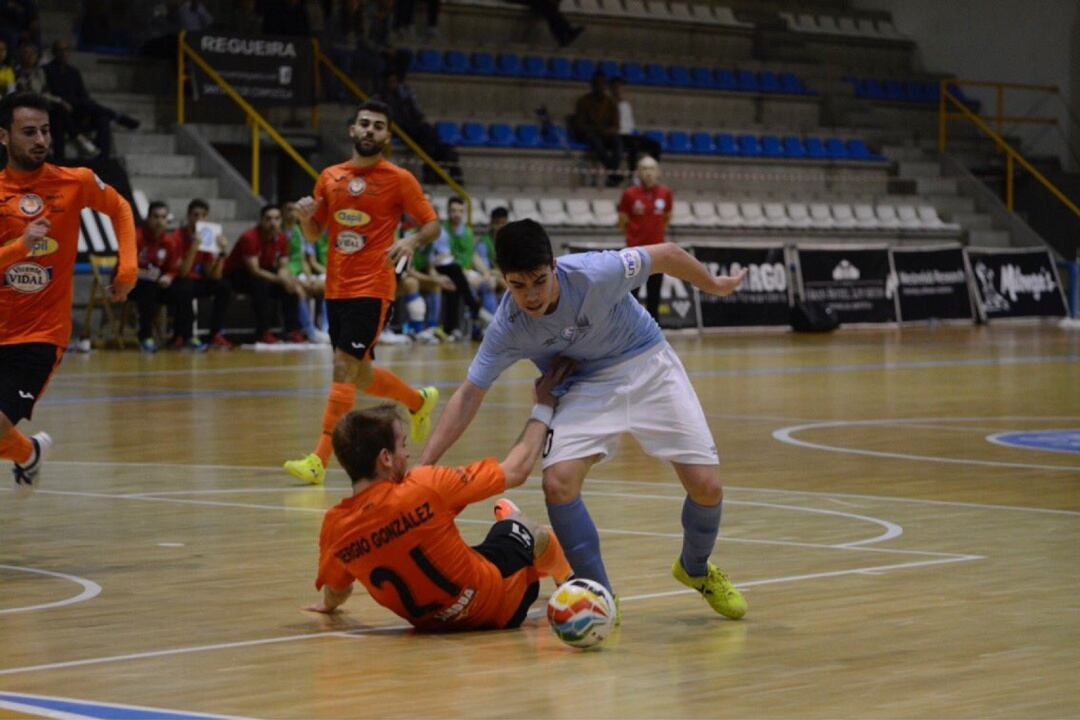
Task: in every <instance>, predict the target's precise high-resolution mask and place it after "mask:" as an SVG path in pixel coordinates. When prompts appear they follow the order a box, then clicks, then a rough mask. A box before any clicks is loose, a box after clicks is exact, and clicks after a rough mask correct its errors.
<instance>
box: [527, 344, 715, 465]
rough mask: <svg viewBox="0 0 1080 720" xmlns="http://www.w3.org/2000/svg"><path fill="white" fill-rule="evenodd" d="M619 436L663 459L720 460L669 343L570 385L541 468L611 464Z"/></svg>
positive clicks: (694, 462)
mask: <svg viewBox="0 0 1080 720" xmlns="http://www.w3.org/2000/svg"><path fill="white" fill-rule="evenodd" d="M623 433H630V434H631V435H633V436H634V438H635V439H636V440H637V441H638V442H639V443H640V444H641V447H642V448H643V449H644V450H645V452H646V453H647V454H649V455H651V456H653V457H655V458H659V459H661V460H667V461H669V462H677V463H684V464H687V465H717V464H719V462H720V457H719V455H718V454H717V452H716V443H715V442H714V441H713V437H712V432H710V431H709V424H708V422H707V421H706V420H705V412H704V411H703V410H702V409H701V403H700V402H699V401H698V397H697V393H695V392H694V388H693V386H691V385H690V378H688V377H687V376H686V370H685V369H684V368H683V365H682V362H681V361H680V360H679V357H678V356H677V355H676V354H675V351H674V350H672V349H671V346H670V345H668V344H667V342H662V343H660V344H658V345H657V347H656V348H655V349H653V350H647V351H645V353H644V354H642V355H639V356H637V357H635V358H631V359H630V360H627V361H626V362H624V363H620V364H618V365H615V366H614V367H610V368H608V369H606V370H602V371H601V372H599V373H597V374H595V375H593V376H592V377H590V378H588V379H587V380H582V381H580V382H577V383H574V384H573V385H572V386H571V387H570V391H569V392H567V393H566V395H564V396H563V397H562V398H560V399H559V405H558V407H557V408H556V410H555V419H554V420H553V421H552V424H551V431H550V436H549V438H548V443H547V446H546V447H545V449H544V450H545V452H544V460H543V466H544V467H545V468H546V467H549V466H551V465H554V464H555V463H557V462H562V461H564V460H576V459H578V458H586V457H591V456H593V455H601V456H602V457H601V459H600V462H603V461H605V460H609V459H611V458H612V457H613V456H614V453H615V447H616V444H617V443H618V440H619V436H620V435H622V434H623Z"/></svg>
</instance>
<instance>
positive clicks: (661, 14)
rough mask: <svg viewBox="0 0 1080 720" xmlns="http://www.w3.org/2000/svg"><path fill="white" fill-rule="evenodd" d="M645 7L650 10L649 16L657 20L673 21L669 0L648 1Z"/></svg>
mask: <svg viewBox="0 0 1080 720" xmlns="http://www.w3.org/2000/svg"><path fill="white" fill-rule="evenodd" d="M645 6H646V7H647V8H648V9H649V15H650V16H652V17H653V18H655V19H657V20H671V19H672V17H671V9H670V8H669V7H668V4H667V0H646V1H645Z"/></svg>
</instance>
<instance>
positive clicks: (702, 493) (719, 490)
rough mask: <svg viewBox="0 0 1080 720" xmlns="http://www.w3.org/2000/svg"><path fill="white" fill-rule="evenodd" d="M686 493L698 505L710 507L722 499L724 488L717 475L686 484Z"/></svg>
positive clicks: (696, 479)
mask: <svg viewBox="0 0 1080 720" xmlns="http://www.w3.org/2000/svg"><path fill="white" fill-rule="evenodd" d="M686 493H687V494H688V495H689V496H690V499H691V500H693V501H694V502H696V503H697V504H698V505H705V506H712V505H716V504H717V503H719V502H720V501H721V500H723V499H724V486H723V484H722V483H721V482H720V477H719V474H717V475H716V476H712V477H700V478H695V479H694V480H692V481H691V482H688V483H686Z"/></svg>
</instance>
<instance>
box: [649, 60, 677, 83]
mask: <svg viewBox="0 0 1080 720" xmlns="http://www.w3.org/2000/svg"><path fill="white" fill-rule="evenodd" d="M645 83H646V84H648V85H655V86H657V87H664V86H667V85H670V84H671V78H669V77H668V74H667V70H665V69H664V66H663V65H657V64H656V63H649V64H648V65H646V66H645Z"/></svg>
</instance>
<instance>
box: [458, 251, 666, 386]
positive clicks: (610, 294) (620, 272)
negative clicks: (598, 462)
mask: <svg viewBox="0 0 1080 720" xmlns="http://www.w3.org/2000/svg"><path fill="white" fill-rule="evenodd" d="M651 269H652V258H651V257H650V256H649V254H648V253H647V252H645V251H643V250H641V249H639V248H626V249H625V250H619V251H614V250H606V251H603V252H587V253H579V254H575V255H564V256H563V257H560V258H558V259H557V261H556V264H555V275H556V277H557V278H558V281H559V304H558V306H557V307H556V308H555V312H553V313H550V314H548V315H544V316H543V317H539V318H534V317H530V316H529V315H527V314H526V313H525V312H523V311H522V310H521V309H520V308H519V307H518V306H517V303H515V302H514V299H513V297H512V296H511V294H510V293H506V294H505V295H504V296H503V299H502V302H501V303H499V308H498V310H496V312H495V319H494V320H493V321H492V323H491V325H490V326H489V327H488V328H487V331H486V332H485V333H484V341H483V343H481V345H480V350H479V352H477V353H476V357H475V358H473V361H472V364H471V365H470V366H469V374H468V380H469V382H471V383H472V384H473V385H476V386H478V387H481V388H485V389H487V388H489V387H491V384H492V383H494V382H495V379H496V378H497V377H499V374H500V373H502V371H503V370H505V369H506V368H508V367H510V366H511V365H513V364H514V363H515V362H517V361H518V360H531V361H533V362H534V363H536V366H537V367H538V368H539V369H540V371H541V372H545V371H547V369H548V367H549V366H550V365H551V361H552V360H553V359H554V358H555V357H556V356H557V355H561V356H564V357H569V358H572V359H574V360H576V361H577V363H578V367H577V370H576V371H575V372H574V374H573V376H571V378H570V379H569V382H573V381H576V380H581V379H584V378H587V377H589V376H590V375H592V374H593V373H596V372H598V371H600V370H603V369H605V368H609V367H611V366H612V365H617V364H619V363H621V362H623V361H625V360H629V359H630V358H632V357H635V356H637V355H640V354H641V353H643V352H645V351H646V350H648V349H649V348H652V347H655V346H656V345H657V343H660V342H663V340H664V336H663V334H662V333H661V332H660V327H659V326H658V325H657V324H656V322H655V321H654V320H653V319H652V318H651V317H650V316H649V313H648V312H646V311H645V308H643V307H642V306H641V304H640V303H638V301H637V300H635V299H634V298H633V296H631V294H630V293H631V292H632V291H633V290H636V289H637V288H639V287H641V286H642V285H644V284H645V281H646V280H647V279H648V277H649V273H650V271H651Z"/></svg>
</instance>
